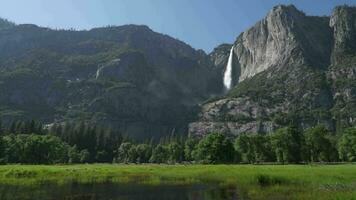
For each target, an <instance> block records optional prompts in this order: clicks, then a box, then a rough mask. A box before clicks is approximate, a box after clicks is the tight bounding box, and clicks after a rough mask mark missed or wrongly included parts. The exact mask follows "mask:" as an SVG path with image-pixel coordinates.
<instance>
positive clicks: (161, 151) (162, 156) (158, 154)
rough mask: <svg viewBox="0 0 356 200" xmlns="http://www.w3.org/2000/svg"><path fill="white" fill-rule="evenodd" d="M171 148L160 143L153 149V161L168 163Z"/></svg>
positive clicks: (151, 159)
mask: <svg viewBox="0 0 356 200" xmlns="http://www.w3.org/2000/svg"><path fill="white" fill-rule="evenodd" d="M168 153H169V150H168V148H167V147H166V146H164V145H162V144H158V145H157V146H156V147H155V148H154V149H153V151H152V156H151V158H150V162H151V163H167V161H168V157H169V155H168Z"/></svg>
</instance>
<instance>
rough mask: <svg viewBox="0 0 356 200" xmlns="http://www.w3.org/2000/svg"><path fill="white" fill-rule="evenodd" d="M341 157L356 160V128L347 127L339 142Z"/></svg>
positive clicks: (346, 159)
mask: <svg viewBox="0 0 356 200" xmlns="http://www.w3.org/2000/svg"><path fill="white" fill-rule="evenodd" d="M338 151H339V157H340V159H341V160H343V161H350V162H355V161H356V128H348V129H346V130H345V131H344V132H343V134H342V136H341V138H340V139H339V142H338Z"/></svg>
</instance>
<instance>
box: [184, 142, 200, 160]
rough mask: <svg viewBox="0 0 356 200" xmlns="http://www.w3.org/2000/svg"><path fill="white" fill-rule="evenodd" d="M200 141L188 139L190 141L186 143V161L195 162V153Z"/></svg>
mask: <svg viewBox="0 0 356 200" xmlns="http://www.w3.org/2000/svg"><path fill="white" fill-rule="evenodd" d="M198 142H199V141H198V140H197V139H196V138H193V137H188V139H187V140H186V141H185V143H184V158H185V160H186V161H193V160H194V157H195V156H194V152H195V151H196V147H197V145H198Z"/></svg>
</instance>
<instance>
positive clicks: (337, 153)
mask: <svg viewBox="0 0 356 200" xmlns="http://www.w3.org/2000/svg"><path fill="white" fill-rule="evenodd" d="M1 127H2V128H0V133H1V137H0V163H1V164H13V163H22V164H67V163H68V164H75V163H137V164H139V163H167V164H176V163H185V164H188V163H192V164H194V163H196V164H229V163H250V164H258V163H278V164H305V163H319V162H324V163H330V162H354V161H356V128H348V129H345V130H344V131H343V132H342V134H335V133H332V132H330V131H329V130H328V129H327V128H326V127H325V126H323V125H318V126H315V127H312V128H309V129H307V130H306V131H300V130H299V129H298V128H296V127H295V126H292V125H291V126H288V127H285V128H280V129H278V130H276V131H275V132H274V133H271V134H259V133H245V134H241V135H239V136H237V137H236V136H230V135H226V134H222V133H211V134H208V135H206V136H204V137H197V136H195V137H193V136H188V137H183V136H174V135H172V136H170V137H166V138H162V139H160V140H159V141H155V140H153V139H151V140H147V141H142V142H138V141H133V140H131V139H129V138H128V137H123V136H121V135H120V134H119V133H117V132H115V131H113V130H112V129H110V128H105V127H101V126H96V125H91V124H88V123H84V122H80V123H63V124H57V125H52V126H50V127H45V126H43V125H42V124H41V123H38V122H36V121H33V120H32V121H17V122H13V123H12V124H11V125H10V126H9V127H8V128H4V127H3V126H1Z"/></svg>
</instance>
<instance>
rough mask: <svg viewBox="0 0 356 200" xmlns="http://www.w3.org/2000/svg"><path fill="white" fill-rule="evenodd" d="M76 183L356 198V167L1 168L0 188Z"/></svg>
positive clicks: (263, 195) (241, 194) (272, 196)
mask: <svg viewBox="0 0 356 200" xmlns="http://www.w3.org/2000/svg"><path fill="white" fill-rule="evenodd" d="M73 183H75V184H108V183H110V184H112V183H115V184H121V185H122V184H124V185H125V184H127V185H130V184H134V185H149V186H153V187H160V186H162V185H175V186H182V185H184V186H189V185H197V184H200V185H214V186H217V187H224V188H229V191H230V192H231V190H235V191H236V193H237V196H239V197H238V198H239V199H245V198H246V199H356V165H353V164H343V165H116V164H83V165H52V166H45V165H39V166H38V165H3V166H0V187H10V186H16V187H30V186H31V187H36V186H38V187H40V186H41V185H46V184H54V185H58V187H60V186H63V185H67V184H73ZM3 191H5V190H1V189H0V196H1V192H3ZM235 198H236V197H234V198H233V199H235Z"/></svg>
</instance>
